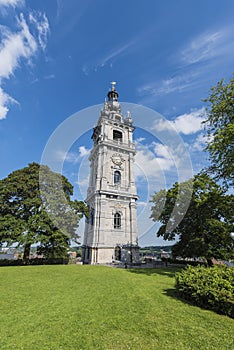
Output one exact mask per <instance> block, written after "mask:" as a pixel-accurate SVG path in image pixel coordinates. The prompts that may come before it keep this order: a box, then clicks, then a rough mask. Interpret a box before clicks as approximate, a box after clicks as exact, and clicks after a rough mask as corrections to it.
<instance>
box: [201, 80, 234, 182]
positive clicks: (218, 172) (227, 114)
mask: <svg viewBox="0 0 234 350" xmlns="http://www.w3.org/2000/svg"><path fill="white" fill-rule="evenodd" d="M204 101H205V102H207V103H208V104H209V107H208V108H207V110H206V111H207V119H206V121H205V124H206V127H207V133H208V137H209V142H208V143H207V147H206V150H207V151H208V152H209V154H210V160H211V167H210V170H211V172H212V173H213V174H214V175H215V176H216V178H217V179H222V180H223V181H224V183H225V184H226V185H233V184H234V78H232V79H230V81H229V82H228V83H225V82H224V80H221V81H220V82H218V84H217V85H216V86H214V87H212V88H211V91H210V95H209V97H208V98H207V99H205V100H204Z"/></svg>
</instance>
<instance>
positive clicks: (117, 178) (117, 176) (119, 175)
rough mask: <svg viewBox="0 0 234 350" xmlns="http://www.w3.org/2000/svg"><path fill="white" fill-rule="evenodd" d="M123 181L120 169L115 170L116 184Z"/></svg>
mask: <svg viewBox="0 0 234 350" xmlns="http://www.w3.org/2000/svg"><path fill="white" fill-rule="evenodd" d="M120 183H121V174H120V172H119V171H118V170H116V171H115V172H114V184H115V185H117V184H120Z"/></svg>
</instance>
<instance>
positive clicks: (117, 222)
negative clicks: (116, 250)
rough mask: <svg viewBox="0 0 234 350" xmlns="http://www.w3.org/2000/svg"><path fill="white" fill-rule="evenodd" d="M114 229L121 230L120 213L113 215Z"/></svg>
mask: <svg viewBox="0 0 234 350" xmlns="http://www.w3.org/2000/svg"><path fill="white" fill-rule="evenodd" d="M114 228H115V229H118V228H121V215H120V213H115V215H114Z"/></svg>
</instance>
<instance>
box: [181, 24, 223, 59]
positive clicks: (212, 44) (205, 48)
mask: <svg viewBox="0 0 234 350" xmlns="http://www.w3.org/2000/svg"><path fill="white" fill-rule="evenodd" d="M222 37H223V33H222V31H217V32H213V33H203V34H201V35H200V36H198V37H196V38H195V39H194V40H192V42H191V43H190V44H189V45H188V47H187V48H186V49H185V50H184V51H183V52H182V60H183V61H185V62H186V63H189V64H193V63H197V62H200V61H204V60H208V59H211V58H212V57H214V56H217V54H219V52H217V47H218V46H219V45H220V44H221V39H222Z"/></svg>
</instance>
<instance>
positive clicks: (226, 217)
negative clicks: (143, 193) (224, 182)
mask: <svg viewBox="0 0 234 350" xmlns="http://www.w3.org/2000/svg"><path fill="white" fill-rule="evenodd" d="M192 184H193V187H191V180H190V181H187V182H184V183H182V184H180V185H179V184H178V183H175V184H174V185H173V187H172V188H170V189H169V190H168V191H166V190H161V191H159V192H157V193H155V194H154V195H153V197H152V203H153V205H152V208H151V218H152V219H153V220H154V221H159V222H160V223H161V224H162V226H161V227H160V228H159V230H158V232H157V236H158V237H160V236H162V237H163V238H164V239H166V240H174V239H176V238H178V242H177V243H176V244H175V245H174V246H173V254H174V255H179V256H182V257H199V256H200V257H201V256H202V257H205V258H207V259H210V258H212V257H215V258H219V259H230V258H233V248H234V245H233V242H232V240H231V238H230V232H231V231H232V230H233V228H234V227H233V224H232V220H233V214H234V213H233V211H234V209H233V207H234V205H233V204H234V203H233V199H234V196H233V195H228V194H226V193H225V190H224V188H222V187H221V186H219V185H218V184H217V183H216V182H215V181H214V180H212V179H211V178H210V177H209V176H208V175H207V174H204V173H203V174H198V175H195V176H194V179H193V181H192ZM179 188H180V191H179ZM190 191H192V193H190ZM181 193H182V195H181ZM190 194H191V197H190V202H189V205H188V208H187V210H185V201H186V197H187V198H188V196H190ZM175 206H176V207H177V208H176V210H175ZM175 213H176V214H175ZM178 216H179V220H178ZM176 222H177V223H178V224H175V223H176Z"/></svg>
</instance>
